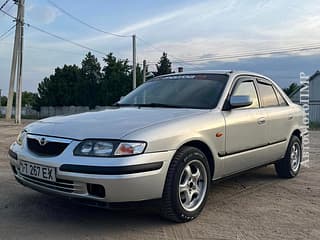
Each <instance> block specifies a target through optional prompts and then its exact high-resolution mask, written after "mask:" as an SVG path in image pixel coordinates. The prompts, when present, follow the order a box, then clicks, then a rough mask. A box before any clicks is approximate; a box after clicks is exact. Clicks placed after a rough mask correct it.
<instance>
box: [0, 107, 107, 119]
mask: <svg viewBox="0 0 320 240" xmlns="http://www.w3.org/2000/svg"><path fill="white" fill-rule="evenodd" d="M107 108H110V107H107V106H96V108H95V109H92V111H99V110H104V109H107ZM89 110H90V109H89V107H87V106H63V107H41V108H40V111H39V112H38V111H36V110H34V109H32V108H31V107H22V111H21V115H22V118H34V119H39V118H40V119H41V118H46V117H52V116H57V115H70V114H76V113H82V112H88V111H89ZM5 114H6V107H0V115H1V116H4V115H5ZM14 115H15V108H13V110H12V117H14Z"/></svg>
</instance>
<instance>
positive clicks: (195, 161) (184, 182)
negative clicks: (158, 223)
mask: <svg viewBox="0 0 320 240" xmlns="http://www.w3.org/2000/svg"><path fill="white" fill-rule="evenodd" d="M210 175H211V174H210V167H209V163H208V159H207V157H206V156H205V154H204V153H203V152H202V151H200V150H199V149H197V148H195V147H189V146H186V147H182V148H181V149H179V150H178V151H177V153H176V154H175V156H174V158H173V159H172V161H171V163H170V166H169V169H168V173H167V178H166V182H165V186H164V191H163V195H162V201H161V216H162V217H164V218H166V219H169V220H171V221H174V222H178V223H181V222H188V221H190V220H192V219H194V218H196V217H197V216H198V215H199V214H200V213H201V211H202V209H203V207H204V205H205V202H206V200H207V196H208V190H209V189H210V182H211V176H210Z"/></svg>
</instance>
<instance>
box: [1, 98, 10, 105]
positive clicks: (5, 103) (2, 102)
mask: <svg viewBox="0 0 320 240" xmlns="http://www.w3.org/2000/svg"><path fill="white" fill-rule="evenodd" d="M7 101H8V98H7V97H6V96H1V99H0V103H1V104H0V105H1V106H7Z"/></svg>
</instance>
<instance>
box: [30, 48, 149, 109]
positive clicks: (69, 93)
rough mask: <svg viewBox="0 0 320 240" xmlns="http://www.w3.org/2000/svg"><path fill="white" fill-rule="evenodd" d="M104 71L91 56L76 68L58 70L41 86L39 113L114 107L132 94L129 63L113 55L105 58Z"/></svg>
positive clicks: (140, 81)
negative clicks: (67, 108)
mask: <svg viewBox="0 0 320 240" xmlns="http://www.w3.org/2000/svg"><path fill="white" fill-rule="evenodd" d="M103 65H104V67H103V68H101V65H100V63H99V61H98V59H97V58H96V57H95V56H94V55H93V54H92V53H90V52H89V53H87V54H86V56H85V58H84V59H83V60H82V62H81V68H79V67H78V66H76V65H72V66H71V65H64V66H63V68H59V67H58V68H56V69H55V72H54V74H53V75H51V76H50V77H46V78H44V79H43V81H42V82H40V83H39V85H38V95H39V97H38V99H37V104H36V109H39V108H40V106H70V105H75V106H89V107H90V108H91V109H92V108H94V107H95V106H97V105H100V106H105V105H112V104H114V103H115V102H117V101H118V100H119V99H120V98H121V96H125V95H127V94H128V93H129V92H130V91H131V90H132V66H130V65H129V64H128V59H125V60H122V59H117V58H116V57H115V56H113V54H112V53H110V54H108V55H107V56H106V57H105V58H103ZM136 70H137V86H139V85H140V84H141V83H142V74H143V72H142V69H141V67H140V66H139V65H137V68H136Z"/></svg>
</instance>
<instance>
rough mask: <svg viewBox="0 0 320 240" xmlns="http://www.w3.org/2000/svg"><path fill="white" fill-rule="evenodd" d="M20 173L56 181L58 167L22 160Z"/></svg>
mask: <svg viewBox="0 0 320 240" xmlns="http://www.w3.org/2000/svg"><path fill="white" fill-rule="evenodd" d="M20 173H21V174H23V175H27V176H30V177H35V178H39V179H42V180H46V181H50V182H55V181H56V169H55V168H53V167H48V166H43V165H39V164H34V163H30V162H25V161H20Z"/></svg>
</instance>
